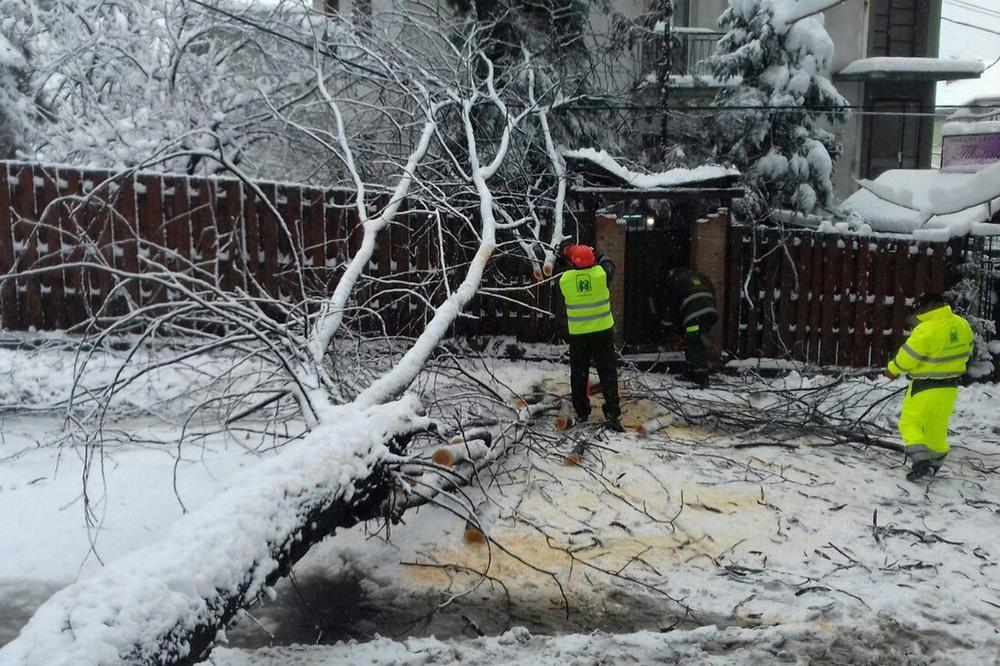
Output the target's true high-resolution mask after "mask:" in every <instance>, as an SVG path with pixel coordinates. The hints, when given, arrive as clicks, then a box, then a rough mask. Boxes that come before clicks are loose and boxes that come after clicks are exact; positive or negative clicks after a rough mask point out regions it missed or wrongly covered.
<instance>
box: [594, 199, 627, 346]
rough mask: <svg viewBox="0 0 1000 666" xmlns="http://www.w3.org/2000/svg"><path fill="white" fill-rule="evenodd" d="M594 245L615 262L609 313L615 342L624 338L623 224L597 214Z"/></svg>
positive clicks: (622, 340) (612, 218) (620, 342)
mask: <svg viewBox="0 0 1000 666" xmlns="http://www.w3.org/2000/svg"><path fill="white" fill-rule="evenodd" d="M594 247H595V248H596V249H597V250H598V251H600V252H603V253H604V254H605V255H606V256H607V257H608V258H609V259H610V260H611V261H613V262H615V278H614V280H612V281H611V289H610V291H611V314H612V315H614V318H615V342H616V343H618V344H619V345H620V344H622V342H624V340H625V225H624V224H618V220H617V219H616V218H614V217H604V216H600V215H599V216H597V219H595V220H594Z"/></svg>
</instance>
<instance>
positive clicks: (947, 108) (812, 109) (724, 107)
mask: <svg viewBox="0 0 1000 666" xmlns="http://www.w3.org/2000/svg"><path fill="white" fill-rule="evenodd" d="M567 108H572V109H573V110H576V111H601V110H607V111H638V112H647V113H657V112H663V111H678V112H687V111H709V112H712V111H777V112H788V113H796V112H797V113H827V112H835V111H851V112H852V113H854V114H855V115H877V116H924V117H931V116H944V115H949V114H950V113H951V112H953V111H957V110H958V109H988V110H993V109H996V108H997V105H993V104H941V105H935V106H934V107H933V108H932V109H929V110H927V111H891V110H887V109H885V108H879V107H873V106H865V105H862V104H847V105H844V106H787V105H785V106H777V105H776V106H750V105H735V104H720V105H713V104H707V105H691V106H652V105H636V104H596V103H595V104H574V105H572V106H568V107H567Z"/></svg>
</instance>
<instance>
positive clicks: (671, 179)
mask: <svg viewBox="0 0 1000 666" xmlns="http://www.w3.org/2000/svg"><path fill="white" fill-rule="evenodd" d="M562 156H563V157H565V158H568V159H578V160H586V161H588V162H592V163H593V164H596V165H597V166H599V167H601V168H602V169H604V170H605V171H607V172H608V173H611V174H613V175H614V176H616V177H618V178H621V179H622V180H624V181H625V182H627V183H628V184H629V185H631V186H632V187H635V188H636V189H640V190H652V189H657V188H661V187H680V186H683V185H693V184H696V183H701V182H703V181H706V180H715V179H716V178H727V177H733V176H739V175H740V172H739V171H738V170H736V169H734V168H732V167H724V166H719V165H716V164H706V165H702V166H698V167H695V168H693V169H683V168H677V169H670V170H668V171H662V172H660V173H649V174H646V173H638V172H636V171H632V170H631V169H628V168H626V167H624V166H622V165H621V164H619V163H618V161H617V160H615V158H613V157H611V155H608V154H607V153H606V152H604V151H603V150H594V149H593V148H581V149H579V150H563V151H562Z"/></svg>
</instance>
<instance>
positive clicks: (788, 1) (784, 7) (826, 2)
mask: <svg viewBox="0 0 1000 666" xmlns="http://www.w3.org/2000/svg"><path fill="white" fill-rule="evenodd" d="M844 1H845V0H772V5H773V7H774V17H775V18H776V19H777V20H779V21H782V22H784V23H794V22H795V21H799V20H801V19H804V18H806V17H807V16H812V15H813V14H819V13H820V12H824V11H826V10H827V9H831V8H833V7H836V6H837V5H839V4H841V3H842V2H844Z"/></svg>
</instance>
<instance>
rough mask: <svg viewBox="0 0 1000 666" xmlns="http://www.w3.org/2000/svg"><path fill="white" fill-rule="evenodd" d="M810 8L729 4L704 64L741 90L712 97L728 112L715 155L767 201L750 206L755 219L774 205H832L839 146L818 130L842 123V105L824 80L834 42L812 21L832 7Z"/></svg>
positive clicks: (763, 0) (785, 3) (765, 1)
mask: <svg viewBox="0 0 1000 666" xmlns="http://www.w3.org/2000/svg"><path fill="white" fill-rule="evenodd" d="M809 4H810V3H794V2H792V0H730V2H729V8H728V9H727V10H726V11H725V12H724V13H723V15H722V17H721V18H720V19H719V24H720V25H721V26H722V27H723V28H724V29H726V30H727V34H726V35H725V37H723V38H722V39H721V40H720V41H719V46H718V50H717V51H716V54H715V55H714V56H712V58H711V59H710V60H709V64H710V66H711V68H712V71H713V73H714V74H715V76H716V77H717V78H719V79H736V78H739V79H741V81H742V83H741V85H739V86H734V87H731V88H728V89H726V90H724V91H723V92H721V93H719V95H718V96H717V97H716V104H717V105H719V106H724V107H730V108H727V109H725V110H722V111H720V112H719V113H718V114H717V120H716V123H715V127H714V141H715V150H716V155H717V157H718V158H719V159H721V160H728V161H732V162H733V163H734V164H735V165H736V166H737V167H739V168H740V169H741V170H742V171H743V172H744V173H745V174H747V178H748V179H749V180H750V182H751V184H752V185H754V186H755V187H753V188H751V191H752V190H754V189H757V188H760V190H761V191H763V192H764V193H765V196H766V197H767V199H768V201H752V202H751V206H752V208H753V209H756V211H757V212H761V211H763V210H765V209H766V208H767V206H768V204H769V203H772V202H774V200H775V199H777V203H779V204H781V205H786V206H792V207H794V208H795V209H797V210H799V211H801V212H806V213H808V212H810V211H812V210H813V209H814V208H816V207H817V206H824V207H829V206H830V205H832V203H833V182H832V175H833V162H834V160H835V159H836V158H837V157H838V156H839V155H840V152H841V149H840V142H839V141H838V139H837V137H836V136H835V135H834V134H833V133H831V132H829V131H827V130H825V129H823V128H821V127H820V123H821V121H824V120H825V121H837V120H842V119H843V118H844V115H845V111H844V107H845V106H846V105H847V100H845V99H844V98H843V97H842V96H841V95H840V93H839V92H837V89H836V88H835V87H834V85H833V84H832V83H831V82H830V78H829V73H830V67H831V64H832V62H833V55H834V47H833V41H832V40H831V39H830V37H829V35H828V34H827V33H826V29H825V28H824V27H823V20H822V17H821V16H812V15H811V14H812V13H813V10H816V11H819V10H821V9H823V8H825V6H823V5H830V4H835V3H830V2H824V3H811V5H810V6H809V7H806V6H805V5H809ZM812 5H815V6H812ZM807 9H808V10H809V11H805V10H807ZM803 12H805V14H806V15H807V16H808V17H807V18H801V15H802V13H803ZM774 107H780V108H777V109H776V108H774ZM786 109H787V110H786Z"/></svg>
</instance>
